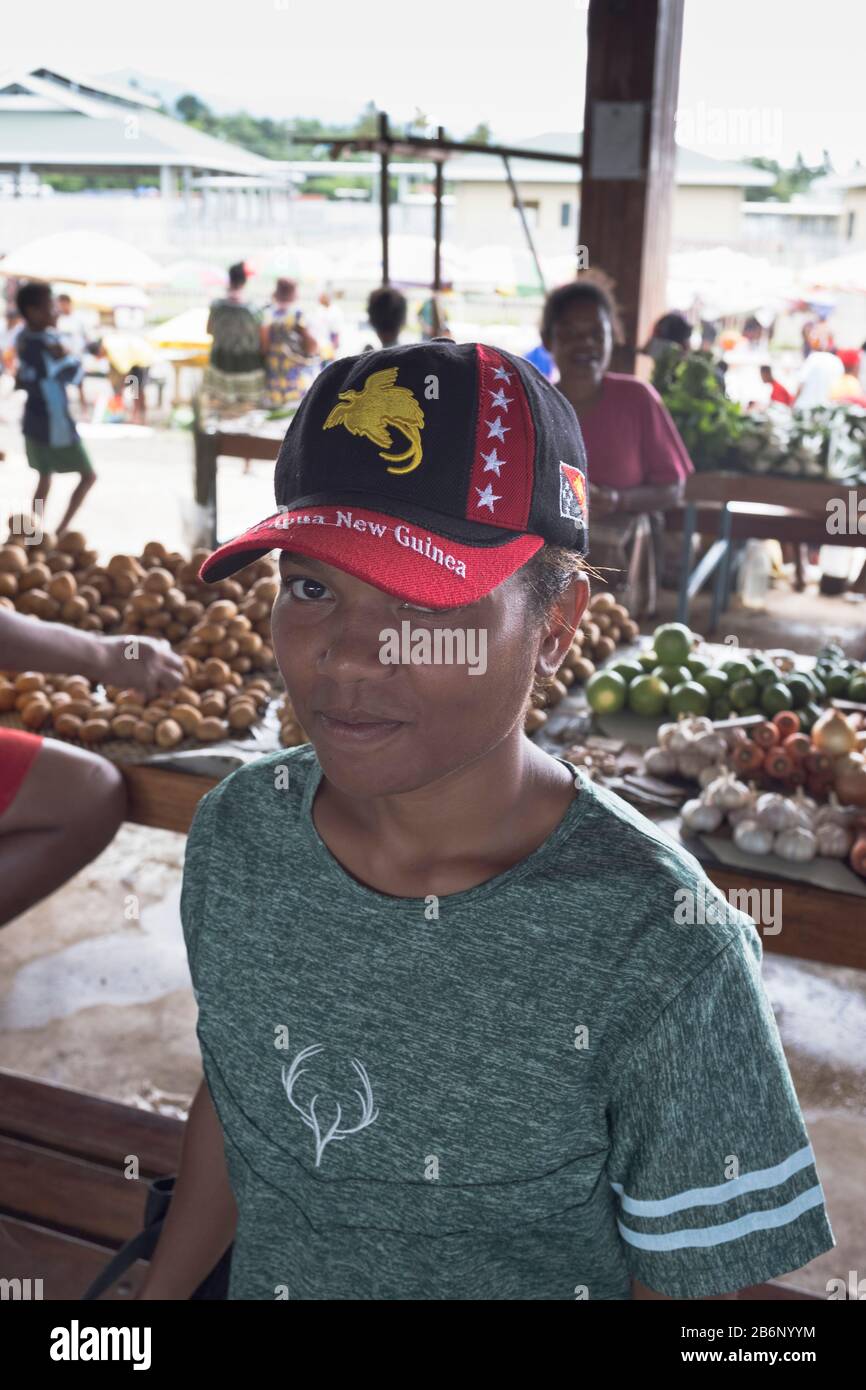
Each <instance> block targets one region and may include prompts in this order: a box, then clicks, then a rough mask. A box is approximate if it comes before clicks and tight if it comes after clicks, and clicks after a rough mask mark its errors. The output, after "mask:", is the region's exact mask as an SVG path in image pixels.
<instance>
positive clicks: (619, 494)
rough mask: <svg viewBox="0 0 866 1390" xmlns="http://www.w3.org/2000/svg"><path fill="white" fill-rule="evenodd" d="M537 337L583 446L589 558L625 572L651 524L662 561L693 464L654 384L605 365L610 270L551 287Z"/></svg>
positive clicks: (616, 321)
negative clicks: (669, 514) (670, 514)
mask: <svg viewBox="0 0 866 1390" xmlns="http://www.w3.org/2000/svg"><path fill="white" fill-rule="evenodd" d="M541 338H542V342H543V343H544V346H545V347H546V348H547V350H548V351H549V352H550V353H551V354H552V356H553V359H554V362H555V363H556V366H557V368H558V370H559V382H558V386H559V390H560V391H561V392H562V394H563V395H564V396H565V397H566V399H567V400H568V401H570V402H571V404H572V406H573V407H574V410H575V413H576V414H577V418H578V420H579V421H580V428H581V432H582V434H583V439H584V444H585V446H586V452H587V459H588V471H589V480H590V489H589V495H590V502H591V505H592V508H593V512H594V514H595V516H596V517H599V518H601V524H600V525H599V526H596V527H595V528H594V532H595V534H594V537H593V554H592V560H593V563H594V564H596V565H600V566H602V567H605V568H606V567H607V566H613V567H614V568H620V569H622V570H623V571H625V568H626V563H627V559H626V557H627V555H628V552H629V550H630V548H631V544H632V541H633V539H634V536H635V535H636V534H637V532H638V529H639V527H640V526H641V525H643V526H644V527H647V526H650V525H651V530H652V534H653V538H654V546H653V551H654V555H655V566H656V567H657V568H660V567H661V566H662V564H663V542H662V535H663V532H664V513H665V512H666V511H670V510H671V509H672V508H674V507H676V506H677V505H678V503H679V502H680V501H681V499H682V496H683V491H684V489H685V484H686V479H687V478H688V477H689V475H690V474H691V473H692V472H693V471H694V469H693V466H692V462H691V459H690V458H689V456H688V454H687V452H686V447H685V445H684V444H683V441H682V440H681V438H680V436H679V432H678V430H677V427H676V425H675V424H674V422H673V420H672V419H671V417H670V414H669V412H668V410H667V407H666V406H665V404H664V402H663V401H662V399H661V396H660V395H659V394H658V392H657V391H656V390H655V389H654V387H652V386H650V385H649V384H648V383H647V382H643V381H639V380H638V378H637V377H634V376H628V375H626V374H624V373H621V372H611V371H608V367H609V366H610V359H611V354H612V352H613V346H614V343H618V342H621V341H622V326H621V323H620V316H619V309H618V306H617V303H616V299H615V298H614V294H613V288H612V281H611V280H610V279H609V277H608V276H606V275H604V274H603V273H602V272H598V271H589V272H587V273H586V274H585V275H581V276H578V277H577V279H575V280H573V281H569V282H568V283H567V284H565V285H560V287H559V288H558V289H555V290H553V291H551V293H550V294H549V295H548V296H547V299H546V301H545V305H544V311H543V314H542V320H541ZM642 518H648V521H642V520H641V519H642ZM652 592H654V582H653V584H652V585H651V593H652ZM632 603H635V599H634V598H633V599H632ZM653 607H654V604H653V603H652V602H651V603H650V609H652V608H653Z"/></svg>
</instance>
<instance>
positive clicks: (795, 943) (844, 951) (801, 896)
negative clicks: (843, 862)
mask: <svg viewBox="0 0 866 1390" xmlns="http://www.w3.org/2000/svg"><path fill="white" fill-rule="evenodd" d="M121 766H122V765H121ZM122 771H123V775H124V777H125V779H126V784H127V790H128V794H129V812H128V815H127V819H128V820H130V821H133V822H135V823H136V824H138V825H152V826H156V827H158V828H160V829H162V830H177V831H180V832H182V833H184V834H185V833H186V831H187V830H188V829H189V827H190V823H191V821H192V818H193V815H194V813H195V808H196V806H197V805H198V803H199V801H200V800H201V798H202V797H203V796H204V794H205V792H207V791H210V789H211V787H214V786H216V784H217V781H218V780H219V779H218V778H213V777H197V776H194V775H192V774H191V773H188V772H167V771H163V770H157V769H155V768H150V767H148V766H147V765H146V764H141V763H139V764H136V765H127V766H122ZM702 867H703V869H704V872H705V873H706V875H707V877H708V878H709V879H710V880H711V881H712V882H713V883H714V884H715V885H716V887H717V888H719V889H720V890H721V891H722V892H723V893H725V894H727V893H729V892H730V891H731V890H732V889H734V890H740V891H742V890H750V889H759V890H761V889H767V890H769V891H774V890H781V891H783V892H784V903H785V909H784V923H783V927H782V930H781V931H780V932H779V933H778V934H777V935H775V936H770V935H768V934H764V933H762V934H761V940H762V941H763V943H764V947H765V949H766V950H768V951H773V952H776V953H778V954H780V955H785V956H796V957H798V958H799V959H800V960H812V961H818V962H820V963H821V964H822V965H845V966H849V967H852V968H854V969H855V970H866V898H858V897H856V896H855V895H854V894H851V893H833V892H829V891H828V890H827V889H826V888H818V887H816V886H815V885H814V884H811V883H798V882H796V881H795V880H792V879H787V878H785V879H783V878H771V877H769V876H768V875H766V874H761V873H752V874H748V875H744V874H742V873H741V872H739V871H737V870H734V869H729V868H725V867H723V866H722V865H714V864H704V865H702Z"/></svg>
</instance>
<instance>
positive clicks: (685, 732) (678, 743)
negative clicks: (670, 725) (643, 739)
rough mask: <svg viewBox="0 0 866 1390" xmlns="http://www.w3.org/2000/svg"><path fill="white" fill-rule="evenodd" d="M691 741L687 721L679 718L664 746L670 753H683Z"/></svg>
mask: <svg viewBox="0 0 866 1390" xmlns="http://www.w3.org/2000/svg"><path fill="white" fill-rule="evenodd" d="M691 741H692V735H691V733H690V731H689V727H688V721H687V720H685V719H683V720H680V722H679V724H677V726H676V728H675V729H674V731H673V733H672V734H671V736H670V738H669V739H668V741H667V743H666V744H665V747H666V748H669V749H670V750H671V752H672V753H685V751H686V749H687V748H688V747H689V746H690V744H691Z"/></svg>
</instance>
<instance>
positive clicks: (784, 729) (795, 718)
mask: <svg viewBox="0 0 866 1390" xmlns="http://www.w3.org/2000/svg"><path fill="white" fill-rule="evenodd" d="M772 722H773V723H774V724H775V726H776V728H777V729H778V731H779V738H780V739H784V738H790V736H791V734H798V733H799V732H800V716H799V715H797V714H795V713H794V711H793V710H792V709H783V710H782V711H781V712H780V713H779V714H774V715H773V720H772ZM758 727H759V728H760V727H762V726H761V725H759V726H758Z"/></svg>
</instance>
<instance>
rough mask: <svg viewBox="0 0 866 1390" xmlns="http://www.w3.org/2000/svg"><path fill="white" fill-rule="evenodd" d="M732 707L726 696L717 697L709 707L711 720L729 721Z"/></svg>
mask: <svg viewBox="0 0 866 1390" xmlns="http://www.w3.org/2000/svg"><path fill="white" fill-rule="evenodd" d="M732 714H733V707H732V705H731V702H730V700H729V699H728V697H727V695H717V696H716V698H715V699H714V700H713V703H712V704H711V705H710V718H711V719H730V717H731V715H732Z"/></svg>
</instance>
